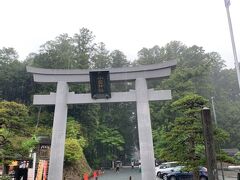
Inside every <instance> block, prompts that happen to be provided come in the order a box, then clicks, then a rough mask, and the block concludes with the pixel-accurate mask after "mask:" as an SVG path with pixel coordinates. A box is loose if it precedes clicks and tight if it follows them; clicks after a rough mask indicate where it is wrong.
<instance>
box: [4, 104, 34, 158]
mask: <svg viewBox="0 0 240 180" xmlns="http://www.w3.org/2000/svg"><path fill="white" fill-rule="evenodd" d="M29 124H30V122H29V117H28V109H27V107H26V106H25V105H23V104H18V103H16V102H7V101H2V102H0V125H1V129H0V137H1V138H0V143H1V144H0V147H1V149H0V152H1V156H2V158H4V157H8V158H9V157H11V158H14V157H19V158H20V157H28V155H29V152H30V150H32V149H34V147H35V146H36V145H37V143H38V141H37V140H36V138H35V137H31V136H32V135H31V132H32V130H31V129H30V128H29V127H28V125H29Z"/></svg>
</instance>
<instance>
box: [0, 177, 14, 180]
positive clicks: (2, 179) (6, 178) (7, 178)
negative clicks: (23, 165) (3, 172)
mask: <svg viewBox="0 0 240 180" xmlns="http://www.w3.org/2000/svg"><path fill="white" fill-rule="evenodd" d="M0 180H11V177H9V176H2V177H0Z"/></svg>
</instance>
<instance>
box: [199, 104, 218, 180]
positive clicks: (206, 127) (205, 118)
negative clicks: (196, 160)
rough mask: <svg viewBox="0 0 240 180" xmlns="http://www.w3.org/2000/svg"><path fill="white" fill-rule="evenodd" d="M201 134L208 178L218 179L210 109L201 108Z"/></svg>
mask: <svg viewBox="0 0 240 180" xmlns="http://www.w3.org/2000/svg"><path fill="white" fill-rule="evenodd" d="M202 124H203V135H204V142H205V152H206V156H207V168H208V179H211V180H213V179H214V180H218V171H217V160H216V151H215V144H214V139H213V125H212V119H211V112H210V109H209V108H207V107H204V108H203V109H202Z"/></svg>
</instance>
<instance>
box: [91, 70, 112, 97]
mask: <svg viewBox="0 0 240 180" xmlns="http://www.w3.org/2000/svg"><path fill="white" fill-rule="evenodd" d="M89 75H90V85H91V95H92V98H93V99H108V98H111V90H110V76H109V71H92V72H89Z"/></svg>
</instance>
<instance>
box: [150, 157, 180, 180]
mask: <svg viewBox="0 0 240 180" xmlns="http://www.w3.org/2000/svg"><path fill="white" fill-rule="evenodd" d="M180 168H181V166H179V164H178V162H175V161H174V162H165V163H162V164H160V165H159V166H157V167H156V168H155V172H156V176H158V177H160V178H163V177H165V178H166V177H167V174H169V173H171V172H174V171H177V170H178V171H179V170H180Z"/></svg>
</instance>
